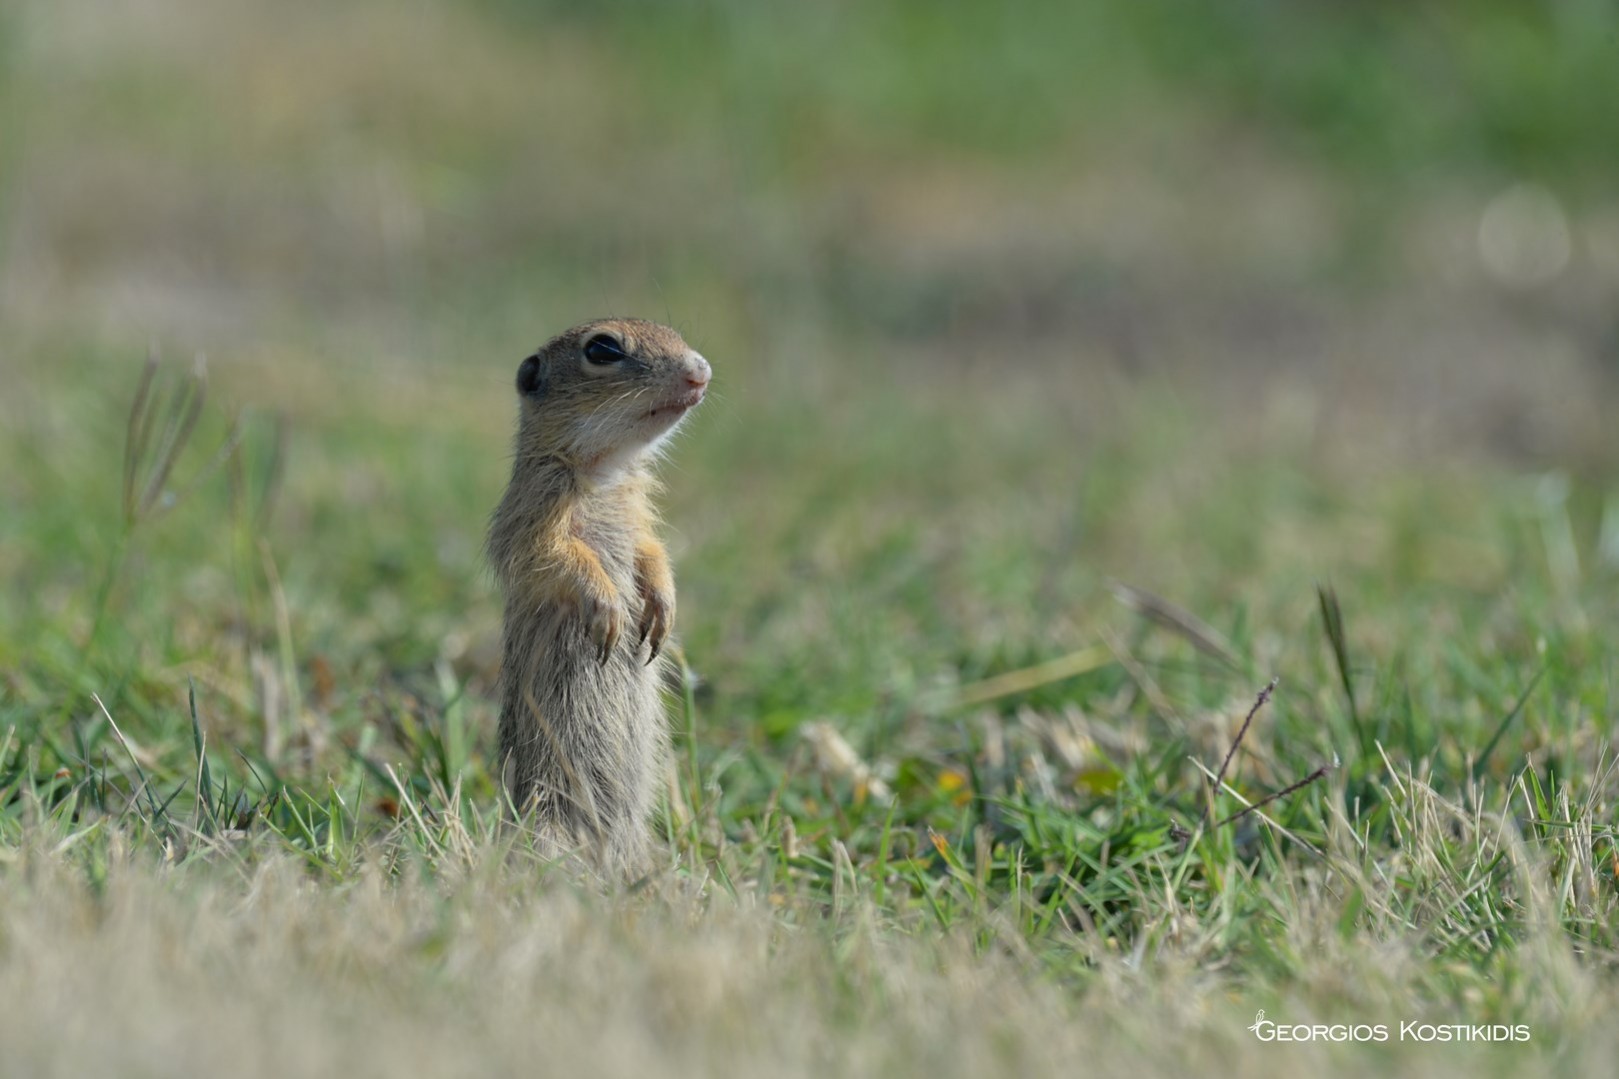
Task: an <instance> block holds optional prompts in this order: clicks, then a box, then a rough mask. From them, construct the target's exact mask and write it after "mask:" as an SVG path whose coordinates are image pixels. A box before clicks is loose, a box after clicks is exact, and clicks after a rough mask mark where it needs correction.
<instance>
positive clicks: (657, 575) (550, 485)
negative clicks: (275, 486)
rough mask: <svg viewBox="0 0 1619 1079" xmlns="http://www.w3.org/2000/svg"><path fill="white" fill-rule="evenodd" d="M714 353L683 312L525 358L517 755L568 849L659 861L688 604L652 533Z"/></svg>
mask: <svg viewBox="0 0 1619 1079" xmlns="http://www.w3.org/2000/svg"><path fill="white" fill-rule="evenodd" d="M709 375H710V370H709V366H708V361H707V360H705V359H703V357H702V356H700V355H698V354H697V353H696V352H694V351H692V349H691V348H690V347H689V346H688V345H687V344H686V342H685V341H683V340H682V339H681V337H680V335H679V334H678V333H676V332H675V331H674V330H671V329H669V328H668V327H667V326H660V325H658V324H657V323H654V322H642V321H640V320H638V319H605V320H602V321H599V322H587V323H585V324H584V325H582V326H576V327H574V328H573V329H571V330H569V331H567V332H566V333H564V334H562V335H560V336H558V337H556V338H553V339H552V340H551V341H549V342H547V343H546V344H545V346H544V347H542V348H541V349H540V350H539V351H538V352H536V353H535V354H534V355H532V356H530V357H528V358H527V359H526V360H524V361H523V362H522V365H521V366H519V367H518V369H517V393H518V399H519V418H518V424H517V448H516V460H515V461H514V463H513V465H512V479H511V483H510V485H508V486H507V488H506V494H505V497H503V498H502V499H501V501H500V506H499V507H498V508H497V509H496V510H495V515H494V520H493V521H492V522H491V523H490V528H489V560H490V562H491V563H492V564H493V565H494V569H495V575H496V576H497V577H498V578H499V581H500V585H501V589H502V591H503V592H504V593H505V599H506V618H505V630H504V634H503V650H504V656H503V664H502V669H503V673H502V692H501V710H500V762H501V766H502V770H503V772H504V775H505V783H506V790H507V792H508V793H509V794H510V796H511V799H512V804H513V805H514V806H516V808H517V809H518V811H519V812H520V813H523V814H525V815H528V816H530V817H531V819H532V820H533V822H534V825H535V827H536V829H537V830H538V831H539V833H540V835H541V837H542V839H544V840H545V841H546V844H547V845H548V846H549V847H552V848H554V849H555V850H557V851H558V852H560V851H564V850H569V851H576V852H578V853H580V854H583V855H584V856H585V857H587V858H588V859H589V860H591V861H592V862H594V863H595V864H596V865H597V866H598V867H599V868H601V869H602V870H604V871H608V872H633V871H635V870H637V869H639V868H641V867H643V866H644V863H645V861H646V857H647V844H648V840H649V838H650V836H649V828H648V818H649V817H650V815H651V811H652V796H653V791H654V789H655V787H656V785H657V782H658V779H659V769H660V768H661V766H662V762H663V759H664V753H665V746H666V744H667V740H668V732H667V723H666V721H665V718H664V713H663V703H662V700H661V699H660V696H659V686H658V684H659V680H660V667H661V666H662V665H661V664H660V663H659V662H658V656H659V654H660V652H661V651H662V649H663V644H664V641H665V640H666V639H667V638H668V636H669V630H670V628H671V626H672V625H673V623H674V617H675V582H674V576H673V574H672V573H671V572H670V568H669V556H668V554H667V552H665V550H664V548H663V544H662V543H660V542H659V541H658V538H657V536H656V535H655V534H654V532H653V527H654V525H655V524H656V516H655V515H654V511H653V509H652V502H651V496H652V494H653V492H654V491H655V490H656V481H655V480H654V479H653V477H652V471H651V463H652V461H653V459H654V458H655V456H656V450H657V447H658V445H659V444H660V443H661V442H663V440H664V439H665V438H666V437H667V436H668V435H669V433H670V432H671V431H673V430H674V428H675V426H676V425H677V424H678V423H679V422H680V421H681V419H682V418H684V417H685V415H686V413H688V412H690V411H691V410H692V409H693V408H695V407H696V406H697V404H698V403H699V402H700V401H702V399H703V393H704V392H705V391H706V390H707V388H708V380H709Z"/></svg>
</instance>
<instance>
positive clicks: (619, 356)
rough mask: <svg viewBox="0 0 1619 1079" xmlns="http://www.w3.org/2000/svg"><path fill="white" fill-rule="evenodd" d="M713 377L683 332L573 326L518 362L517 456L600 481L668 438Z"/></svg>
mask: <svg viewBox="0 0 1619 1079" xmlns="http://www.w3.org/2000/svg"><path fill="white" fill-rule="evenodd" d="M711 374H712V370H711V369H710V367H709V365H708V361H707V360H705V359H704V358H703V357H702V356H701V355H700V354H699V353H697V352H696V351H695V350H693V349H692V348H691V346H689V345H687V344H686V342H685V341H684V340H683V339H682V338H681V336H680V334H678V333H676V332H675V331H674V330H671V329H670V328H669V327H667V326H661V325H659V324H658V323H656V322H644V321H642V320H640V319H621V318H613V319H600V320H597V321H595V322H586V323H584V324H582V325H579V326H575V327H574V328H573V329H571V330H568V331H566V332H565V333H562V334H559V335H557V336H556V337H553V338H552V339H551V340H550V341H547V342H546V343H545V344H544V345H543V346H542V347H541V348H540V349H539V350H538V351H537V352H535V353H534V354H533V355H532V356H529V357H528V358H527V359H525V360H524V361H523V362H522V363H521V364H520V365H519V366H518V368H517V395H518V399H519V401H520V411H521V415H520V419H519V422H518V449H519V453H521V454H534V455H537V456H542V457H551V458H556V459H558V460H560V461H562V462H564V463H566V464H567V465H568V466H570V467H571V468H573V469H575V470H576V471H578V472H580V473H581V474H583V475H586V476H590V477H594V478H597V479H600V478H605V477H607V476H609V475H611V474H612V473H614V472H616V471H618V470H619V469H621V468H623V467H625V466H626V465H628V464H630V463H632V462H633V461H635V460H636V459H637V458H639V457H640V456H641V455H642V454H644V453H647V452H650V451H652V450H654V449H655V448H656V447H657V445H658V444H659V443H660V442H662V441H663V440H664V439H665V438H667V437H668V436H669V434H670V432H672V431H673V430H674V429H675V427H676V425H678V424H679V423H680V421H681V420H682V419H684V418H685V416H686V414H687V413H688V412H690V411H691V410H692V409H694V408H696V407H697V405H698V404H699V403H700V402H701V401H702V399H703V394H704V393H706V392H707V390H708V381H709V377H710V376H711Z"/></svg>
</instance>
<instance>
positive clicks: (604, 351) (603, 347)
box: [585, 333, 624, 367]
mask: <svg viewBox="0 0 1619 1079" xmlns="http://www.w3.org/2000/svg"><path fill="white" fill-rule="evenodd" d="M585 359H587V360H589V361H590V362H591V363H596V364H601V365H602V366H603V367H605V366H607V365H608V364H610V363H617V362H618V361H619V360H622V359H624V349H623V348H622V347H620V345H619V343H618V342H617V341H615V340H613V338H611V337H608V336H607V335H606V334H604V333H599V334H597V335H596V336H595V337H592V338H591V339H590V340H588V341H586V342H585Z"/></svg>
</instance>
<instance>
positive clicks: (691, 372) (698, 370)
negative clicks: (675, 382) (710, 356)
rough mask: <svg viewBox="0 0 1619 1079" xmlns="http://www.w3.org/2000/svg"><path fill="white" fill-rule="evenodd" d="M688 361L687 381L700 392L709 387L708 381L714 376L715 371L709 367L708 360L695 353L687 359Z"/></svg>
mask: <svg viewBox="0 0 1619 1079" xmlns="http://www.w3.org/2000/svg"><path fill="white" fill-rule="evenodd" d="M687 360H688V366H687V368H686V381H687V382H689V383H691V386H692V388H693V389H697V390H700V389H702V388H703V387H704V386H706V385H708V380H709V379H710V378H712V377H713V375H714V369H713V368H712V367H710V366H708V361H707V360H705V359H703V357H702V356H700V355H698V354H697V353H695V352H693V353H692V354H691V355H690V356H689V357H687Z"/></svg>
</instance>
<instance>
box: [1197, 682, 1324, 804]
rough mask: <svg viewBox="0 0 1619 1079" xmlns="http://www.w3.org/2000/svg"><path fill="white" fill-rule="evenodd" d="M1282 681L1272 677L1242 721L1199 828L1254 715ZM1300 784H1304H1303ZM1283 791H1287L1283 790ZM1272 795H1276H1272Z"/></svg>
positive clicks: (1222, 764) (1216, 780)
mask: <svg viewBox="0 0 1619 1079" xmlns="http://www.w3.org/2000/svg"><path fill="white" fill-rule="evenodd" d="M1281 681H1282V680H1281V679H1280V678H1272V679H1271V680H1270V685H1268V686H1266V687H1265V688H1264V689H1262V690H1260V691H1259V696H1258V697H1257V698H1256V699H1255V700H1254V706H1253V707H1252V708H1250V709H1248V715H1247V718H1245V719H1244V720H1243V721H1242V726H1241V727H1240V728H1238V730H1237V736H1236V737H1235V738H1233V739H1232V740H1231V748H1230V749H1228V750H1227V751H1226V755H1225V760H1223V761H1221V762H1220V770H1219V771H1218V772H1216V773H1215V775H1214V786H1213V787H1212V788H1210V790H1209V797H1208V800H1207V801H1205V802H1204V803H1203V815H1202V816H1201V817H1199V818H1198V821H1197V826H1198V827H1199V828H1202V827H1203V826H1204V825H1205V824H1207V823H1208V822H1209V810H1211V809H1213V808H1214V799H1215V798H1216V797H1218V796H1219V794H1220V786H1221V784H1223V783H1224V782H1225V774H1226V771H1227V770H1228V769H1229V768H1230V767H1231V759H1232V758H1233V757H1235V756H1236V755H1237V747H1239V746H1241V745H1242V740H1243V739H1244V738H1246V737H1248V728H1249V726H1250V725H1252V724H1253V721H1254V717H1255V716H1257V715H1258V714H1259V710H1260V709H1261V708H1263V707H1265V704H1266V702H1268V701H1269V700H1270V695H1271V694H1272V693H1274V692H1276V687H1277V685H1278V684H1280V683H1281ZM1300 785H1301V786H1302V784H1300ZM1292 789H1293V788H1291V787H1289V788H1288V790H1292ZM1282 793H1283V794H1285V793H1287V792H1286V791H1283V792H1282ZM1271 797H1273V798H1274V797H1276V796H1275V795H1272V796H1271ZM1250 808H1252V807H1250ZM1220 823H1222V824H1224V823H1225V822H1224V821H1221V822H1220Z"/></svg>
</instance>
